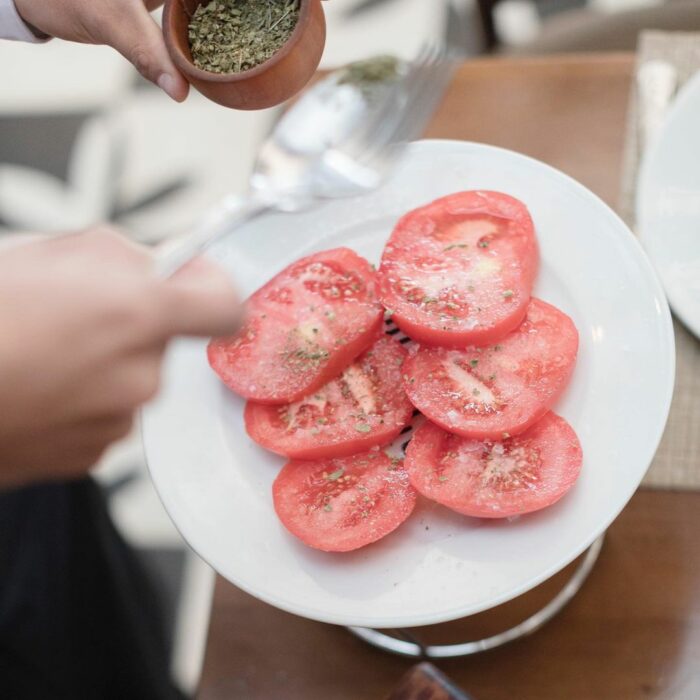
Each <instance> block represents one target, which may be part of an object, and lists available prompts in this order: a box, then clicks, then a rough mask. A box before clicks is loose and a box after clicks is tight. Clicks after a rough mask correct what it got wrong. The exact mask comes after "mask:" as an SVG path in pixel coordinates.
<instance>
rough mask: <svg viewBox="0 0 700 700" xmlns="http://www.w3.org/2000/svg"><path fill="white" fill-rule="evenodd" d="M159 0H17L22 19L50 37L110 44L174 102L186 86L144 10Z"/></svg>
mask: <svg viewBox="0 0 700 700" xmlns="http://www.w3.org/2000/svg"><path fill="white" fill-rule="evenodd" d="M162 4H163V0H15V5H16V6H17V11H18V12H19V14H20V16H21V17H22V19H24V21H25V22H27V23H28V24H31V25H32V26H34V27H35V28H36V29H39V30H40V31H42V32H44V33H45V34H48V35H49V36H54V37H59V38H61V39H67V40H69V41H77V42H80V43H83V44H108V45H109V46H112V47H114V48H115V49H116V50H117V51H119V53H121V54H122V55H123V56H125V57H126V58H127V59H128V60H129V61H131V63H133V64H134V66H136V69H137V70H138V71H139V73H141V75H143V77H144V78H146V79H147V80H150V81H151V82H153V83H155V84H156V85H158V87H160V88H161V89H162V90H164V91H165V92H166V93H167V94H168V95H170V97H172V98H173V99H174V100H176V101H177V102H182V101H183V100H184V99H185V98H186V97H187V92H188V89H189V84H188V83H187V81H186V80H185V78H184V77H183V76H182V74H181V73H180V72H179V71H178V70H177V68H176V67H175V64H174V63H173V62H172V60H171V58H170V55H169V54H168V51H167V49H166V48H165V41H164V39H163V33H162V32H161V30H160V27H158V25H157V24H156V23H155V22H154V21H153V18H152V17H151V16H150V15H149V14H148V13H149V11H150V10H153V9H155V8H156V7H160V5H162Z"/></svg>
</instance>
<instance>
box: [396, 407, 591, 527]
mask: <svg viewBox="0 0 700 700" xmlns="http://www.w3.org/2000/svg"><path fill="white" fill-rule="evenodd" d="M582 459H583V454H582V451H581V444H580V443H579V440H578V437H577V436H576V433H575V432H574V430H573V428H572V427H571V426H570V425H569V424H568V423H567V422H566V421H565V420H564V419H563V418H561V417H560V416H557V415H556V414H554V413H552V412H549V413H547V414H546V415H545V416H544V417H543V418H542V419H541V420H540V421H538V422H537V423H535V425H533V426H532V427H531V428H530V429H529V430H527V431H526V432H524V433H522V434H521V435H518V436H516V437H511V438H507V439H504V440H495V441H492V440H473V439H471V438H464V437H460V436H458V435H452V434H450V433H448V432H446V431H444V430H442V428H439V427H438V426H436V425H434V424H433V423H430V422H426V423H424V424H423V425H422V426H421V427H420V428H419V429H418V430H417V431H416V433H415V435H414V436H413V439H412V440H411V442H410V444H409V446H408V449H407V451H406V462H405V465H406V469H407V471H408V473H409V477H410V479H411V483H412V484H413V486H414V487H415V488H416V490H417V491H418V492H419V493H421V494H422V495H423V496H425V497H427V498H429V499H431V500H433V501H437V502H438V503H441V504H442V505H444V506H447V507H448V508H451V509H452V510H455V511H457V512H458V513H462V514H463V515H470V516H473V517H477V518H506V517H512V516H515V515H522V514H524V513H531V512H533V511H536V510H540V509H542V508H546V507H547V506H550V505H552V504H553V503H555V502H556V501H558V500H559V499H560V498H561V497H562V496H563V495H564V494H565V493H566V492H567V491H569V489H570V488H571V487H572V486H573V485H574V483H575V482H576V480H577V478H578V476H579V473H580V470H581V463H582Z"/></svg>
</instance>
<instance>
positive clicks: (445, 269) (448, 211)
mask: <svg viewBox="0 0 700 700" xmlns="http://www.w3.org/2000/svg"><path fill="white" fill-rule="evenodd" d="M538 259H539V255H538V250H537V241H536V238H535V230H534V226H533V223H532V219H531V218H530V214H529V213H528V211H527V208H526V207H525V205H524V204H523V203H522V202H520V201H518V200H517V199H515V198H513V197H510V196H509V195H507V194H501V193H500V192H486V191H476V192H459V193H457V194H453V195H450V196H448V197H443V198H442V199H438V200H436V201H434V202H432V203H431V204H428V205H427V206H424V207H421V208H420V209H415V210H414V211H412V212H409V213H408V214H406V215H405V216H404V217H403V218H402V219H401V220H400V221H399V223H398V224H397V226H396V228H395V229H394V232H393V233H392V234H391V237H390V239H389V241H388V243H387V244H386V247H385V248H384V254H383V256H382V262H381V266H380V268H379V286H380V296H381V298H382V302H383V304H384V306H385V307H386V308H387V309H390V310H391V311H392V312H393V315H394V319H395V321H396V323H397V325H398V326H399V327H400V328H401V330H402V331H404V333H406V334H407V335H409V336H411V337H412V338H414V339H415V340H418V341H420V342H421V343H425V344H429V345H441V346H446V347H464V346H465V345H469V344H474V345H485V344H488V343H491V342H494V341H496V340H497V339H498V338H499V337H500V336H503V335H505V334H506V333H508V332H509V331H511V330H513V329H514V328H515V327H516V326H517V325H518V324H519V323H520V322H521V321H522V319H523V317H524V316H525V311H526V308H527V304H528V301H529V300H530V292H531V290H532V285H533V282H534V280H535V276H536V274H537V265H538Z"/></svg>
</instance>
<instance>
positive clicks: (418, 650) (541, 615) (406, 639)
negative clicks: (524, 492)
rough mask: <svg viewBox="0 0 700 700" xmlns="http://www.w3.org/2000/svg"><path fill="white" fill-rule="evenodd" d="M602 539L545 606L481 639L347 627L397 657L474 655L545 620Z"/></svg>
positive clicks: (575, 584)
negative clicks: (453, 640) (438, 638)
mask: <svg viewBox="0 0 700 700" xmlns="http://www.w3.org/2000/svg"><path fill="white" fill-rule="evenodd" d="M604 538H605V534H602V535H601V536H600V537H599V538H598V539H597V540H596V541H595V542H594V543H593V544H592V545H591V546H590V547H589V548H588V551H587V552H586V554H585V555H584V557H583V559H582V560H581V563H580V564H579V565H578V568H577V569H576V571H575V572H574V574H573V575H572V577H571V578H570V579H569V581H568V583H567V584H566V585H565V586H564V588H562V589H561V590H560V591H559V593H557V595H556V596H554V598H552V600H550V601H549V603H547V605H545V606H544V607H543V608H542V609H541V610H538V611H537V612H536V613H535V614H534V615H531V616H530V617H528V618H527V619H526V620H523V621H522V622H521V623H520V624H518V625H516V626H515V627H511V628H510V629H508V630H505V631H504V632H500V633H499V634H495V635H493V636H492V637H486V638H485V639H479V640H476V641H473V642H464V643H462V644H444V645H426V644H423V643H422V642H421V641H420V640H419V639H418V638H417V637H416V636H415V635H414V634H411V633H409V632H407V631H406V630H395V632H396V634H397V635H398V636H399V637H400V638H397V637H392V636H391V635H389V634H386V633H385V632H380V631H379V630H375V629H370V628H368V627H348V629H349V630H350V632H352V633H353V634H354V635H355V636H357V637H359V638H360V639H362V640H364V641H365V642H367V643H368V644H371V645H372V646H374V647H377V648H379V649H383V650H384V651H388V652H391V653H392V654H399V655H400V656H411V657H417V658H423V659H446V658H453V657H456V656H470V655H471V654H478V653H479V652H482V651H488V650H489V649H495V648H496V647H500V646H503V645H504V644H507V643H508V642H512V641H513V640H515V639H520V638H521V637H525V636H527V635H528V634H532V633H533V632H535V631H536V630H538V629H539V628H540V627H542V626H543V625H544V624H546V623H547V622H549V620H551V619H552V618H553V617H554V616H555V615H556V614H557V613H558V612H559V611H560V610H561V609H562V608H563V607H564V606H565V605H566V604H567V603H568V602H569V601H570V600H571V599H572V598H573V597H574V596H575V595H576V594H577V593H578V592H579V590H580V589H581V586H582V585H583V582H584V581H585V580H586V579H587V578H588V575H589V574H590V573H591V570H592V569H593V566H594V564H595V563H596V561H597V559H598V555H599V554H600V550H601V548H602V546H603V539H604Z"/></svg>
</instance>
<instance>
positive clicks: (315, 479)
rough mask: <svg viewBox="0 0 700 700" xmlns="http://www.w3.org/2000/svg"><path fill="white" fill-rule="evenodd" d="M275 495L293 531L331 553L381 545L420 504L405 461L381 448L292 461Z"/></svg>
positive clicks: (279, 512) (274, 488) (277, 482)
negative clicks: (416, 504)
mask: <svg viewBox="0 0 700 700" xmlns="http://www.w3.org/2000/svg"><path fill="white" fill-rule="evenodd" d="M272 495H273V499H274V503H275V510H276V511H277V515H278V516H279V519H280V520H281V521H282V524H283V525H284V526H285V527H286V528H287V530H289V532H291V533H292V534H293V535H295V536H296V537H298V538H299V539H300V540H301V541H302V542H304V543H305V544H307V545H309V547H314V548H316V549H322V550H323V551H325V552H349V551H350V550H352V549H359V548H360V547H364V546H365V545H366V544H370V543H371V542H376V541H377V540H379V539H381V538H382V537H385V536H386V535H388V534H389V533H390V532H392V531H393V530H395V529H396V528H397V527H398V526H399V525H401V523H402V522H404V520H406V519H407V518H408V516H409V515H410V514H411V511H413V507H414V506H415V503H416V492H415V491H414V490H413V487H412V486H411V485H410V483H409V481H408V475H407V474H406V471H405V470H404V468H403V465H402V463H401V461H400V460H398V459H395V458H394V459H392V458H390V457H388V456H387V455H386V454H385V453H384V452H382V451H381V450H379V449H378V448H374V449H372V450H369V451H368V452H362V453H360V454H357V455H353V456H352V457H345V458H343V459H330V460H323V461H318V462H288V463H287V464H286V465H285V466H284V468H283V469H282V471H281V472H280V473H279V475H278V476H277V478H276V479H275V483H274V484H273V486H272Z"/></svg>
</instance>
